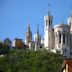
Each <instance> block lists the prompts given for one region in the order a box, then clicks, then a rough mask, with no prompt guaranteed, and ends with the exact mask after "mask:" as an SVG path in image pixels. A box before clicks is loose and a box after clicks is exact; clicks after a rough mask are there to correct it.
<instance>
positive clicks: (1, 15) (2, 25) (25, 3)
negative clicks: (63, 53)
mask: <svg viewBox="0 0 72 72" xmlns="http://www.w3.org/2000/svg"><path fill="white" fill-rule="evenodd" d="M48 3H50V8H51V14H52V15H53V25H56V24H59V23H61V21H62V17H63V21H64V23H67V22H66V19H67V18H68V17H69V15H70V12H71V6H72V0H0V40H3V39H5V38H6V37H9V38H10V39H11V40H13V39H14V38H16V37H17V38H21V39H23V40H24V39H25V34H26V31H27V26H28V23H30V26H31V31H32V34H33V35H34V34H35V33H36V25H37V24H39V27H40V29H39V30H40V34H41V35H42V38H43V36H44V16H45V15H47V13H48Z"/></svg>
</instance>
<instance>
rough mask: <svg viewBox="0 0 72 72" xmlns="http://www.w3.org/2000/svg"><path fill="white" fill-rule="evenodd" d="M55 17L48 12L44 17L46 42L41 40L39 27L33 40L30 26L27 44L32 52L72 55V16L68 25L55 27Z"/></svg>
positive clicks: (68, 20) (62, 24)
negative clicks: (40, 51) (44, 51)
mask: <svg viewBox="0 0 72 72" xmlns="http://www.w3.org/2000/svg"><path fill="white" fill-rule="evenodd" d="M52 24H53V16H52V15H51V14H50V11H49V12H48V15H47V16H44V40H42V39H41V35H40V34H39V28H38V25H37V33H36V34H35V35H34V40H32V32H31V30H30V24H29V26H28V29H27V32H26V40H25V44H26V45H28V46H29V49H30V50H34V51H37V50H44V49H46V50H48V51H50V52H54V53H59V54H62V55H63V56H65V57H70V56H71V55H72V14H71V15H70V17H69V18H68V19H67V24H64V23H63V22H61V23H60V24H57V25H55V26H54V27H53V25H52Z"/></svg>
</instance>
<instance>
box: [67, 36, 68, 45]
mask: <svg viewBox="0 0 72 72" xmlns="http://www.w3.org/2000/svg"><path fill="white" fill-rule="evenodd" d="M67 44H68V35H67Z"/></svg>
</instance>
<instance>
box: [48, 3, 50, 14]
mask: <svg viewBox="0 0 72 72" xmlns="http://www.w3.org/2000/svg"><path fill="white" fill-rule="evenodd" d="M48 15H50V4H48Z"/></svg>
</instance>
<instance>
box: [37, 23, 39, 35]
mask: <svg viewBox="0 0 72 72" xmlns="http://www.w3.org/2000/svg"><path fill="white" fill-rule="evenodd" d="M38 33H39V24H37V34H38Z"/></svg>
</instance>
